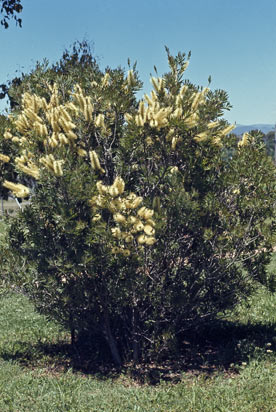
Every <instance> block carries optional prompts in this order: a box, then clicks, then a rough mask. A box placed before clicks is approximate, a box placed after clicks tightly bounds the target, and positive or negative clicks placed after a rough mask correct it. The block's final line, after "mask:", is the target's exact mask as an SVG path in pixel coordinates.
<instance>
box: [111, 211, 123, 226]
mask: <svg viewBox="0 0 276 412" xmlns="http://www.w3.org/2000/svg"><path fill="white" fill-rule="evenodd" d="M113 219H114V220H115V222H117V223H123V224H124V223H126V218H125V217H124V216H123V215H122V214H121V213H115V214H114V215H113Z"/></svg>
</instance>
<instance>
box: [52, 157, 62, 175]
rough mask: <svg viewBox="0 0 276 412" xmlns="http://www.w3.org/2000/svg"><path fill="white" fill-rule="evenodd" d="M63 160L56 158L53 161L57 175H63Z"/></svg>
mask: <svg viewBox="0 0 276 412" xmlns="http://www.w3.org/2000/svg"><path fill="white" fill-rule="evenodd" d="M62 163H63V161H62V160H55V161H54V162H53V169H54V173H55V175H56V176H62V175H63V170H62V167H61V165H62Z"/></svg>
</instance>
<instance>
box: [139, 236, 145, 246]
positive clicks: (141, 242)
mask: <svg viewBox="0 0 276 412" xmlns="http://www.w3.org/2000/svg"><path fill="white" fill-rule="evenodd" d="M146 240H147V236H145V235H140V236H138V238H137V242H138V243H139V244H140V245H143V244H144V243H146Z"/></svg>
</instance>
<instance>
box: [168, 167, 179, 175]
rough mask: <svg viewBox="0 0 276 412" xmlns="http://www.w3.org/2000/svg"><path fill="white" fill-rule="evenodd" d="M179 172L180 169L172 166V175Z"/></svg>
mask: <svg viewBox="0 0 276 412" xmlns="http://www.w3.org/2000/svg"><path fill="white" fill-rule="evenodd" d="M178 171H179V169H178V167H177V166H172V167H171V168H170V173H171V174H175V173H177V172H178Z"/></svg>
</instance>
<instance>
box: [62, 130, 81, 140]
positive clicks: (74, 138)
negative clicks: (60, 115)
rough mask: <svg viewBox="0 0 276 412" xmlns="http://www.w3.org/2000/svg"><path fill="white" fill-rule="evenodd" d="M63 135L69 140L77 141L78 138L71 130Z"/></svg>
mask: <svg viewBox="0 0 276 412" xmlns="http://www.w3.org/2000/svg"><path fill="white" fill-rule="evenodd" d="M65 134H66V136H67V137H68V139H70V140H77V138H78V136H77V135H76V134H75V133H74V132H72V130H70V131H69V132H66V133H65Z"/></svg>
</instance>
